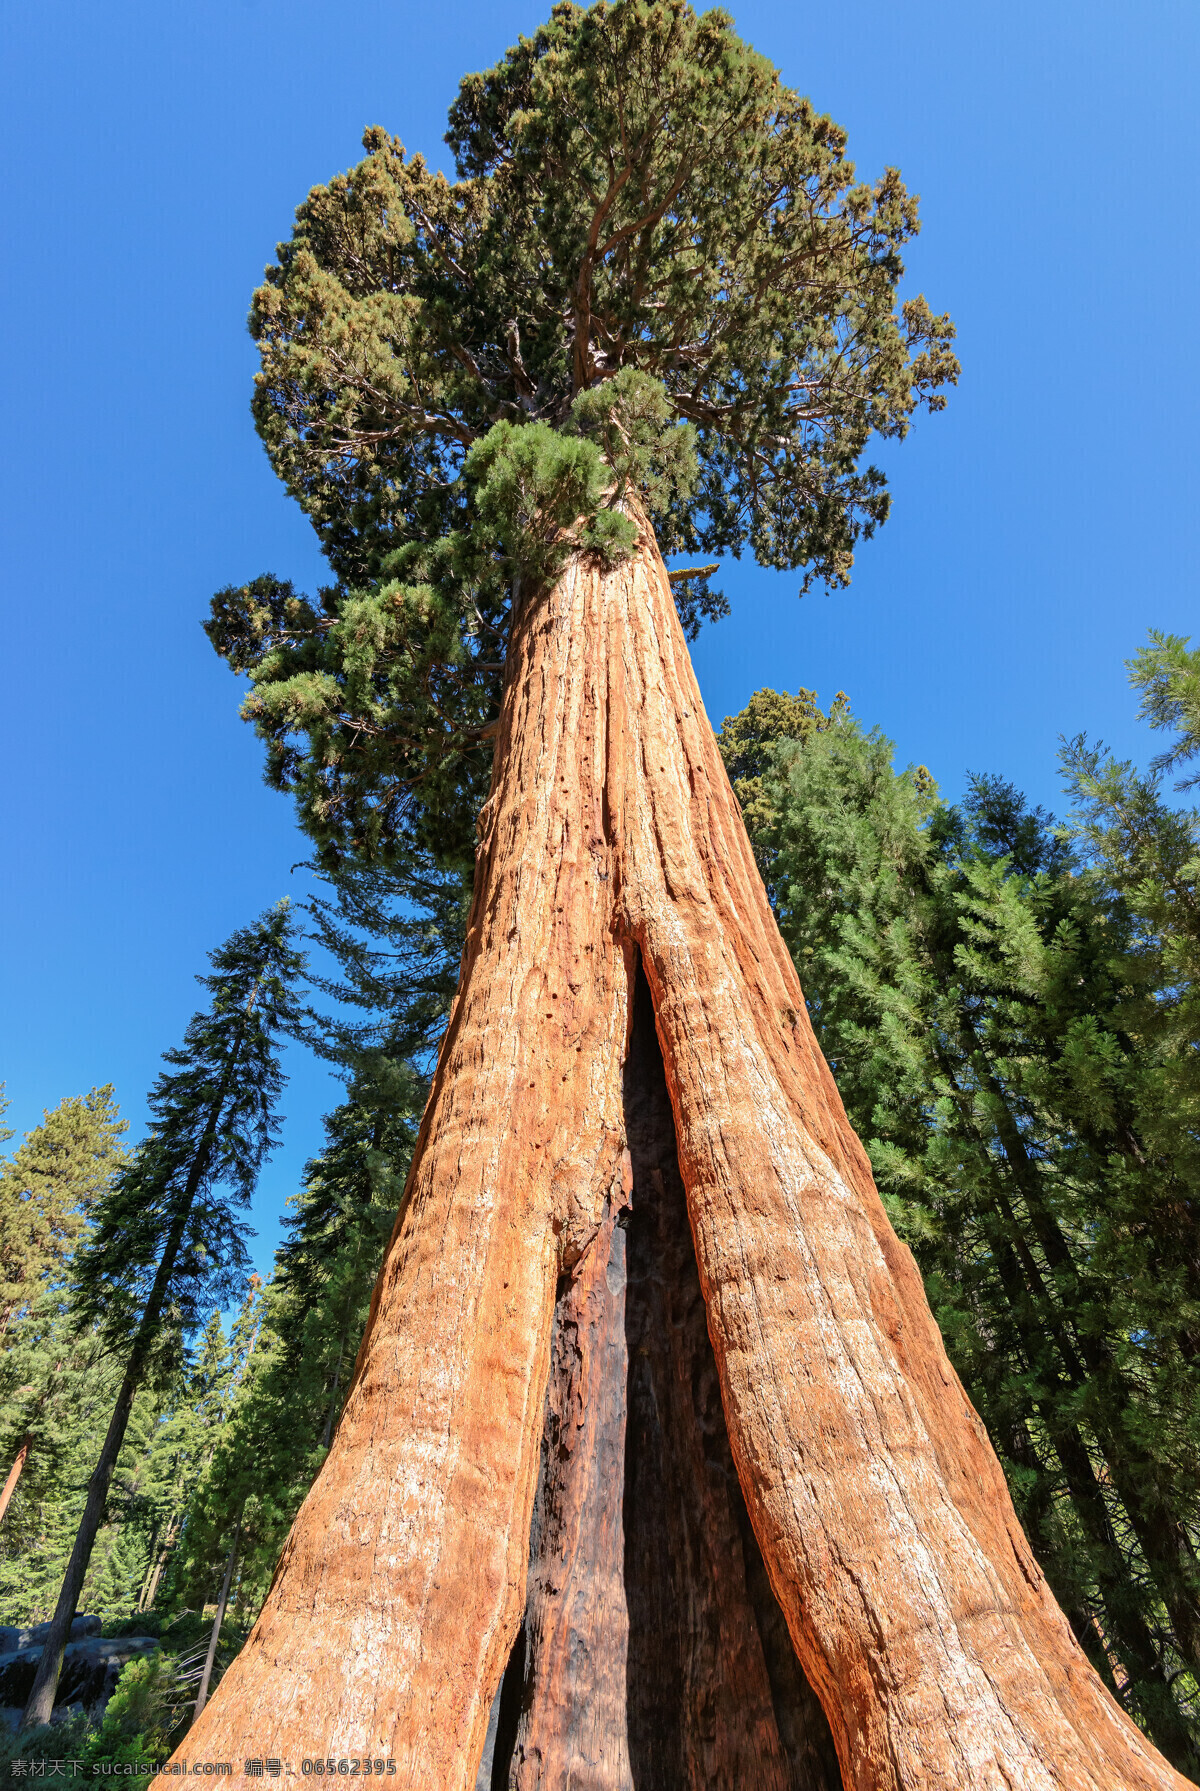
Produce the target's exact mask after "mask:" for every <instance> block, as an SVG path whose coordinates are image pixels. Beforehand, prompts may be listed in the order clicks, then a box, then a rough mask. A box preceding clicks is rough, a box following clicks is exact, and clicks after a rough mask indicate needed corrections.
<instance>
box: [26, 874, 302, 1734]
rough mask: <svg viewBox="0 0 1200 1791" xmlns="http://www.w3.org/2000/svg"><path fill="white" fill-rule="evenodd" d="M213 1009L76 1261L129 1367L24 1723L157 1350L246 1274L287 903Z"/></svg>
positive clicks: (92, 1317) (235, 937)
mask: <svg viewBox="0 0 1200 1791" xmlns="http://www.w3.org/2000/svg"><path fill="white" fill-rule="evenodd" d="M211 961H212V965H213V971H212V974H211V975H208V976H203V977H200V978H199V979H198V980H199V981H200V982H201V983H202V984H203V986H204V987H205V988H206V989H207V991H208V993H209V996H210V1000H209V1004H208V1006H207V1008H206V1009H204V1010H203V1011H202V1012H200V1013H197V1014H196V1015H195V1016H194V1017H193V1018H192V1020H191V1021H190V1022H189V1025H188V1028H187V1031H186V1032H185V1034H184V1041H183V1044H182V1046H180V1047H177V1048H174V1049H172V1050H170V1051H168V1052H166V1053H165V1054H164V1057H165V1061H166V1063H167V1065H168V1068H167V1069H166V1070H165V1071H164V1073H163V1074H162V1075H161V1076H160V1077H159V1078H158V1081H157V1082H156V1083H155V1085H154V1088H153V1090H152V1091H151V1094H150V1097H149V1106H150V1111H151V1114H152V1116H153V1118H152V1122H151V1128H150V1131H149V1133H148V1135H147V1137H146V1138H145V1139H144V1140H143V1141H142V1143H141V1144H140V1145H139V1147H138V1149H137V1151H136V1153H135V1155H134V1157H133V1159H132V1160H131V1161H130V1162H129V1164H128V1165H127V1166H126V1167H125V1168H124V1169H123V1170H122V1171H121V1173H120V1174H119V1175H118V1176H117V1177H116V1179H115V1181H114V1183H113V1185H112V1186H111V1187H110V1188H109V1189H108V1190H107V1191H106V1193H105V1194H104V1196H103V1197H102V1198H101V1200H100V1201H99V1202H98V1203H97V1206H96V1208H95V1211H94V1215H93V1227H92V1230H91V1233H90V1235H89V1237H88V1239H87V1242H86V1245H85V1246H84V1247H83V1248H82V1249H81V1250H80V1251H79V1252H78V1253H77V1256H76V1259H75V1262H74V1264H73V1275H72V1282H73V1288H72V1294H73V1302H74V1306H75V1310H76V1312H77V1314H78V1316H79V1318H80V1320H81V1322H83V1323H85V1324H89V1325H91V1326H92V1327H93V1328H94V1329H95V1330H96V1331H97V1333H98V1334H99V1335H100V1336H101V1337H102V1338H103V1339H104V1341H105V1342H106V1343H107V1344H108V1346H109V1347H110V1348H111V1349H112V1350H113V1351H114V1352H120V1356H121V1358H122V1360H123V1362H124V1372H123V1375H122V1379H121V1384H120V1388H119V1390H118V1392H117V1397H116V1402H115V1405H114V1407H113V1411H112V1415H111V1418H110V1420H109V1425H108V1430H107V1433H106V1435H105V1439H104V1443H103V1446H102V1448H101V1450H100V1455H99V1459H98V1460H97V1462H96V1465H95V1467H94V1469H93V1471H92V1475H91V1478H90V1480H89V1482H88V1490H87V1499H86V1503H85V1505H84V1511H83V1515H82V1518H81V1520H80V1524H79V1529H78V1532H77V1534H76V1537H75V1543H74V1546H73V1548H72V1551H71V1556H70V1560H69V1561H68V1563H67V1568H66V1572H65V1574H64V1576H63V1583H62V1590H61V1591H60V1593H59V1598H58V1603H57V1605H56V1607H55V1612H54V1617H53V1619H52V1621H51V1628H50V1633H49V1635H48V1637H47V1640H46V1642H45V1645H44V1647H43V1649H42V1655H41V1660H40V1662H39V1665H38V1671H37V1675H36V1678H35V1680H34V1685H33V1690H32V1691H31V1693H30V1696H29V1702H28V1704H27V1705H26V1708H25V1714H24V1717H23V1719H22V1722H23V1726H25V1727H32V1726H34V1725H36V1724H38V1723H44V1722H47V1721H49V1718H50V1713H51V1710H52V1708H53V1705H54V1693H55V1688H56V1687H57V1684H58V1677H59V1673H60V1671H61V1667H62V1657H63V1650H64V1648H65V1647H66V1642H67V1636H68V1634H69V1632H70V1627H71V1620H72V1618H73V1617H74V1615H75V1611H76V1608H77V1605H78V1601H79V1595H80V1592H81V1590H82V1587H83V1583H84V1576H85V1574H86V1572H87V1569H88V1564H89V1561H90V1559H91V1553H92V1548H93V1545H94V1543H95V1540H96V1535H97V1532H98V1531H99V1529H100V1526H101V1524H102V1522H103V1520H104V1513H105V1507H106V1504H107V1501H108V1494H109V1486H110V1483H111V1480H112V1476H113V1470H114V1468H115V1467H116V1464H117V1459H118V1457H119V1455H120V1452H121V1447H122V1444H123V1442H124V1439H125V1432H126V1428H127V1426H128V1423H129V1418H130V1413H131V1410H132V1407H133V1402H134V1399H135V1397H136V1396H137V1393H138V1391H139V1389H140V1388H141V1386H142V1385H143V1382H144V1381H145V1379H146V1377H147V1375H148V1374H149V1373H151V1371H152V1370H153V1368H154V1366H155V1359H156V1356H161V1354H162V1352H163V1350H164V1348H169V1347H170V1345H171V1344H172V1342H174V1341H176V1340H177V1339H179V1338H180V1337H181V1336H183V1335H185V1334H186V1333H187V1332H189V1331H191V1330H194V1329H196V1328H197V1326H198V1323H199V1318H200V1301H201V1300H202V1299H204V1298H206V1297H207V1298H213V1297H216V1298H218V1299H220V1298H221V1297H222V1296H223V1295H224V1294H226V1292H227V1291H228V1290H229V1289H230V1288H231V1287H232V1286H233V1285H234V1283H235V1280H236V1278H237V1277H238V1276H239V1275H240V1274H241V1273H242V1272H243V1270H244V1265H245V1261H246V1255H245V1244H244V1235H245V1223H244V1220H242V1218H241V1217H240V1213H241V1211H242V1210H243V1209H244V1208H245V1206H246V1205H247V1204H248V1202H249V1199H250V1196H251V1193H252V1192H253V1189H254V1184H255V1180H256V1177H257V1174H258V1169H259V1166H260V1164H261V1163H262V1160H263V1158H264V1156H265V1155H266V1153H267V1151H268V1150H269V1149H270V1147H271V1145H272V1143H273V1142H274V1139H275V1136H276V1126H277V1122H276V1118H275V1108H276V1103H277V1100H278V1096H279V1091H280V1088H281V1086H282V1083H283V1073H282V1071H281V1069H280V1066H279V1060H278V1040H279V1035H280V1033H281V1031H283V1030H285V1029H287V1028H288V1027H290V1026H292V1025H293V1024H294V1023H295V1022H296V1020H297V1018H298V1007H297V1001H296V995H295V987H294V986H295V983H296V979H297V977H298V976H299V974H300V972H301V969H302V964H303V960H302V958H301V957H300V955H299V954H298V953H297V951H296V950H295V949H294V946H293V944H292V923H291V920H290V917H289V914H288V909H287V904H286V902H283V903H280V904H279V905H278V906H277V907H276V908H274V909H273V910H271V911H269V912H268V913H266V914H265V915H263V916H262V917H261V918H260V919H259V920H258V921H257V922H256V923H255V924H254V925H253V926H250V927H243V928H240V929H239V930H238V931H237V932H235V933H234V934H232V936H231V937H230V938H229V939H228V940H227V941H226V943H225V944H224V945H223V946H220V947H219V948H218V949H217V950H216V951H214V952H213V953H212V954H211Z"/></svg>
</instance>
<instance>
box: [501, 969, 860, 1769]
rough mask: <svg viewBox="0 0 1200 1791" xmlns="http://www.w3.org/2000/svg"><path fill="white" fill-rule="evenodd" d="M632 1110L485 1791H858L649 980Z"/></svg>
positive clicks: (572, 1283) (555, 1368)
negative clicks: (738, 1368) (713, 1290)
mask: <svg viewBox="0 0 1200 1791" xmlns="http://www.w3.org/2000/svg"><path fill="white" fill-rule="evenodd" d="M624 1101H625V1127H626V1138H627V1143H628V1148H629V1153H630V1158H631V1161H632V1172H633V1193H632V1199H631V1205H630V1207H629V1208H628V1209H626V1210H625V1211H618V1210H612V1211H610V1212H608V1213H607V1214H606V1216H605V1219H604V1222H603V1224H602V1226H601V1228H600V1231H599V1233H598V1235H597V1237H596V1239H595V1240H594V1242H593V1244H592V1246H591V1248H590V1249H589V1250H588V1251H587V1253H586V1254H585V1256H584V1257H583V1259H582V1260H581V1262H580V1263H579V1264H578V1265H577V1267H576V1269H575V1271H574V1273H573V1274H572V1275H571V1276H570V1277H569V1278H564V1281H563V1283H562V1284H560V1289H559V1298H558V1301H557V1305H556V1311H555V1324H554V1335H553V1341H552V1344H551V1367H550V1383H549V1388H548V1392H547V1400H546V1423H545V1431H544V1435H543V1445H542V1464H541V1472H540V1476H539V1482H538V1490H537V1495H536V1498H535V1502H534V1516H533V1525H532V1530H531V1536H530V1562H529V1591H528V1601H527V1606H526V1612H525V1619H524V1623H523V1625H522V1629H521V1631H520V1633H519V1635H518V1639H517V1643H516V1645H515V1647H514V1650H513V1654H512V1657H511V1658H510V1661H509V1665H508V1669H507V1671H506V1673H505V1676H504V1681H503V1683H502V1685H501V1688H500V1691H499V1692H498V1694H497V1701H496V1706H495V1708H494V1709H493V1712H492V1721H491V1723H490V1724H489V1742H488V1746H487V1747H486V1748H485V1760H484V1765H483V1766H481V1769H480V1778H479V1781H478V1786H479V1791H484V1788H485V1787H490V1788H491V1791H566V1787H567V1786H568V1785H570V1786H571V1787H572V1791H751V1788H753V1791H760V1788H761V1791H841V1787H842V1780H841V1777H840V1774H839V1771H838V1766H837V1758H836V1755H835V1752H834V1747H833V1741H832V1737H831V1735H830V1732H829V1727H828V1724H827V1723H826V1721H825V1717H824V1715H823V1713H822V1711H821V1708H820V1705H819V1703H818V1702H817V1699H816V1697H815V1695H814V1693H813V1692H812V1690H811V1688H810V1686H809V1684H808V1682H807V1680H806V1678H805V1676H804V1673H803V1671H802V1669H801V1667H800V1663H799V1661H798V1660H797V1659H796V1655H795V1652H794V1650H793V1648H792V1645H791V1639H790V1637H789V1635H788V1632H787V1625H786V1623H785V1621H784V1618H783V1614H782V1612H781V1611H780V1609H779V1606H778V1604H777V1602H776V1600H775V1597H774V1595H773V1593H772V1591H771V1587H770V1583H769V1580H768V1578H767V1572H766V1568H765V1565H764V1563H763V1560H762V1556H761V1553H760V1552H759V1549H758V1544H757V1542H756V1541H755V1538H754V1533H753V1530H752V1528H751V1525H750V1520H749V1517H748V1514H747V1512H746V1506H745V1501H744V1499H743V1497H742V1492H741V1488H740V1486H739V1484H738V1479H737V1473H736V1470H735V1469H734V1465H733V1458H732V1456H731V1453H730V1448H729V1439H728V1436H727V1434H726V1429H725V1420H724V1413H723V1410H722V1406H721V1394H720V1386H719V1383H718V1379H717V1367H716V1361H715V1359H714V1356H713V1353H712V1347H711V1344H710V1342H709V1338H708V1329H707V1321H706V1317H705V1310H704V1300H703V1296H702V1294H701V1291H700V1278H699V1272H698V1270H697V1267H696V1258H695V1252H694V1249H693V1244H692V1236H691V1228H690V1225H689V1221H688V1214H687V1203H686V1197H685V1194H684V1189H683V1182H682V1179H681V1177H680V1173H679V1163H678V1155H677V1150H676V1142H675V1129H674V1120H673V1117H672V1113H671V1104H670V1098H669V1096H668V1093H667V1085H666V1078H665V1074H664V1070H663V1062H662V1056H661V1053H660V1051H659V1045H658V1038H657V1035H656V1032H655V1026H654V1012H653V1007H652V1004H651V999H650V992H649V988H648V987H647V984H646V980H645V976H644V974H643V972H642V969H641V964H640V961H639V962H638V963H637V967H636V975H635V985H634V996H633V1024H632V1029H631V1038H630V1045H629V1052H628V1057H627V1061H626V1066H625V1076H624ZM518 1704H519V1709H518V1710H517V1713H516V1716H515V1718H514V1715H513V1712H514V1708H515V1707H516V1706H517V1705H518ZM489 1755H490V1762H489ZM485 1775H486V1776H485Z"/></svg>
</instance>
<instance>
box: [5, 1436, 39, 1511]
mask: <svg viewBox="0 0 1200 1791" xmlns="http://www.w3.org/2000/svg"><path fill="white" fill-rule="evenodd" d="M32 1441H33V1437H32V1435H31V1434H29V1433H27V1434H26V1435H25V1436H24V1437H23V1438H22V1441H21V1447H20V1448H19V1449H18V1450H17V1453H16V1454H15V1455H14V1456H13V1464H12V1467H11V1468H9V1470H8V1476H7V1478H6V1479H5V1482H4V1485H3V1487H2V1488H0V1523H3V1521H4V1513H5V1512H6V1511H7V1510H8V1507H9V1502H10V1500H11V1499H12V1496H13V1494H14V1493H15V1492H16V1490H17V1481H18V1480H19V1479H20V1478H21V1470H22V1469H23V1468H24V1466H25V1463H26V1461H27V1460H28V1458H29V1445H30V1444H31V1443H32Z"/></svg>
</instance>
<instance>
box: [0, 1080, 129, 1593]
mask: <svg viewBox="0 0 1200 1791" xmlns="http://www.w3.org/2000/svg"><path fill="white" fill-rule="evenodd" d="M125 1129H126V1122H125V1121H124V1120H122V1119H120V1117H119V1115H118V1111H117V1107H116V1103H115V1102H114V1100H113V1098H112V1088H111V1086H107V1087H104V1088H97V1089H93V1090H92V1091H91V1092H90V1094H88V1095H86V1096H83V1097H70V1098H68V1099H66V1100H64V1101H62V1102H60V1104H59V1106H58V1107H56V1108H55V1109H54V1110H53V1111H52V1112H47V1113H46V1115H45V1117H44V1119H43V1122H42V1124H41V1125H40V1126H36V1127H34V1128H33V1130H32V1131H30V1132H29V1133H27V1134H26V1136H25V1139H24V1140H23V1142H22V1144H21V1145H20V1147H19V1148H18V1150H16V1151H15V1152H14V1153H13V1155H12V1157H11V1158H9V1159H7V1160H5V1161H3V1162H0V1262H2V1263H3V1275H4V1321H3V1327H4V1330H3V1335H4V1354H3V1357H2V1358H0V1451H2V1459H3V1462H4V1463H5V1464H6V1466H7V1470H8V1471H7V1474H6V1478H5V1482H4V1488H3V1492H2V1493H0V1522H2V1523H3V1526H4V1527H3V1529H0V1605H3V1606H7V1607H9V1612H10V1614H17V1615H19V1616H20V1617H21V1619H22V1620H23V1621H28V1620H29V1617H30V1615H31V1609H32V1610H36V1611H37V1614H38V1615H39V1616H40V1615H41V1614H42V1612H41V1609H40V1605H39V1599H40V1597H42V1596H44V1590H45V1580H46V1576H47V1575H51V1574H52V1573H53V1571H54V1567H55V1565H56V1564H59V1563H60V1561H61V1556H60V1555H59V1554H58V1553H56V1548H57V1545H58V1543H59V1542H61V1538H62V1536H63V1534H64V1533H67V1532H69V1530H70V1528H73V1521H77V1518H78V1495H79V1488H80V1482H79V1478H78V1473H77V1472H76V1468H77V1466H78V1462H79V1451H80V1447H81V1444H82V1446H83V1447H84V1448H85V1449H86V1446H87V1445H86V1441H85V1439H86V1438H87V1436H88V1435H89V1433H90V1426H89V1417H88V1414H89V1412H90V1410H91V1409H92V1407H93V1406H94V1403H95V1401H96V1399H97V1398H98V1397H99V1398H101V1399H102V1398H103V1393H102V1392H101V1386H102V1383H103V1382H104V1379H105V1369H104V1365H103V1364H102V1363H100V1362H99V1361H98V1360H97V1355H98V1352H97V1350H96V1348H95V1347H94V1346H93V1345H92V1344H90V1343H89V1342H88V1341H87V1340H86V1339H80V1338H78V1337H76V1336H74V1335H73V1334H72V1327H71V1324H70V1322H69V1318H68V1315H67V1294H68V1290H67V1287H66V1281H67V1278H68V1272H69V1263H70V1257H71V1253H72V1251H73V1250H74V1249H75V1248H76V1247H77V1245H78V1242H79V1239H80V1237H81V1236H82V1235H83V1232H84V1228H85V1226H86V1224H87V1219H88V1214H89V1213H90V1211H91V1210H92V1208H93V1206H94V1205H95V1203H96V1201H97V1199H98V1198H99V1197H100V1195H101V1193H102V1192H103V1191H104V1189H105V1188H106V1186H107V1185H108V1184H109V1182H110V1181H111V1179H112V1177H113V1175H114V1174H115V1173H116V1172H117V1170H118V1169H119V1168H120V1167H121V1166H122V1164H123V1163H124V1162H125V1161H126V1160H127V1158H126V1153H125V1152H124V1150H123V1148H122V1146H121V1143H120V1138H121V1135H122V1133H123V1132H124V1131H125ZM10 1135H11V1134H10ZM73 1464H74V1465H73ZM72 1514H74V1520H73V1518H72ZM14 1601H17V1602H19V1604H20V1606H21V1609H20V1610H19V1611H18V1612H15V1613H14V1612H12V1606H13V1603H14Z"/></svg>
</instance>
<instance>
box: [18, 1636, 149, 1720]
mask: <svg viewBox="0 0 1200 1791" xmlns="http://www.w3.org/2000/svg"><path fill="white" fill-rule="evenodd" d="M39 1627H42V1626H41V1625H39ZM157 1647H158V1643H157V1641H156V1640H155V1639H154V1637H153V1636H119V1637H116V1638H110V1637H105V1636H94V1635H87V1636H85V1637H83V1638H82V1639H81V1640H79V1641H76V1642H69V1643H68V1644H67V1648H66V1652H65V1654H64V1655H63V1667H62V1677H61V1678H60V1679H59V1682H58V1698H57V1700H56V1707H58V1706H61V1705H64V1704H82V1705H83V1706H84V1708H85V1709H86V1710H87V1711H88V1712H89V1714H90V1715H92V1716H96V1715H98V1714H99V1713H100V1712H101V1711H102V1710H103V1708H104V1706H105V1704H107V1703H108V1700H109V1698H111V1696H112V1694H113V1689H114V1687H115V1686H116V1683H117V1680H118V1678H119V1677H120V1673H121V1668H122V1667H124V1666H125V1665H127V1664H128V1662H129V1661H131V1660H139V1659H141V1658H142V1656H144V1655H147V1654H153V1652H154V1650H155V1649H156V1648H157ZM41 1658H42V1650H41V1646H40V1645H37V1646H34V1647H27V1648H19V1649H17V1650H16V1652H15V1653H6V1654H3V1655H0V1705H6V1706H8V1707H9V1708H10V1709H11V1708H14V1707H17V1706H20V1707H21V1708H24V1705H25V1702H26V1699H27V1698H28V1697H29V1694H30V1692H31V1691H32V1690H33V1681H34V1675H35V1674H36V1672H37V1669H38V1662H39V1661H40V1660H41Z"/></svg>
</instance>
